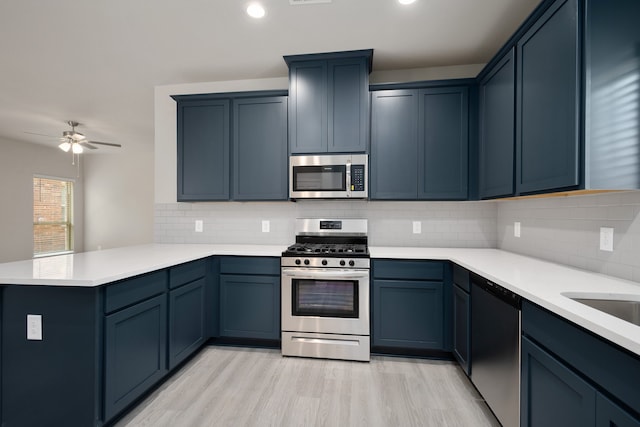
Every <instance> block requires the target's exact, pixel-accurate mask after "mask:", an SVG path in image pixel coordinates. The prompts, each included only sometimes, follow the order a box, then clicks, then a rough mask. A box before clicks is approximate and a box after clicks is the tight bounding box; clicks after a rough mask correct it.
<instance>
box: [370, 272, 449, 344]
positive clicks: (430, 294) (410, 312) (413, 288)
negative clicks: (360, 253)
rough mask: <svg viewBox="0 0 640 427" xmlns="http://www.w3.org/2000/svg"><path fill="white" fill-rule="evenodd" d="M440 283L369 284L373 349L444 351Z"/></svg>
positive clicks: (400, 282) (399, 282)
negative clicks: (394, 348) (371, 295)
mask: <svg viewBox="0 0 640 427" xmlns="http://www.w3.org/2000/svg"><path fill="white" fill-rule="evenodd" d="M443 298H444V296H443V283H442V282H424V281H401V280H374V281H373V306H372V317H373V334H372V335H373V345H374V346H379V347H396V348H406V349H433V350H442V349H443V347H444V313H443Z"/></svg>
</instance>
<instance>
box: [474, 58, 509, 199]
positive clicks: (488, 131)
mask: <svg viewBox="0 0 640 427" xmlns="http://www.w3.org/2000/svg"><path fill="white" fill-rule="evenodd" d="M514 61H515V58H514V50H513V49H511V50H510V51H509V53H507V54H506V55H505V56H504V57H503V58H502V59H501V60H500V62H498V63H497V64H496V65H495V66H494V67H493V69H492V70H491V71H490V72H489V74H487V76H486V77H485V78H484V79H483V80H482V81H481V82H480V148H479V156H480V165H479V168H480V198H481V199H487V198H491V197H504V196H512V195H513V185H514V179H513V167H514V164H515V159H514V150H515V110H514V108H515V98H516V75H515V64H514Z"/></svg>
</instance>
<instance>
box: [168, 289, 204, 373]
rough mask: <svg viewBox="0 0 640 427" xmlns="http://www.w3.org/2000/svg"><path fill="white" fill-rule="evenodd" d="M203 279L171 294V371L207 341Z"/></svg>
mask: <svg viewBox="0 0 640 427" xmlns="http://www.w3.org/2000/svg"><path fill="white" fill-rule="evenodd" d="M205 283H206V279H204V278H201V279H198V280H196V281H194V282H191V283H189V284H187V285H184V286H182V287H180V288H177V289H174V290H172V291H171V292H169V369H173V368H174V367H175V366H176V365H177V364H178V363H180V362H181V361H183V360H184V359H185V358H187V357H188V356H189V355H191V354H192V353H193V352H194V351H196V350H197V349H198V348H200V345H202V343H204V341H205V323H204V322H205V307H206V298H205V289H206V286H205Z"/></svg>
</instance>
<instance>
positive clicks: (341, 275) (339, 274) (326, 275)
mask: <svg viewBox="0 0 640 427" xmlns="http://www.w3.org/2000/svg"><path fill="white" fill-rule="evenodd" d="M282 275H283V276H288V277H295V278H296V279H359V278H362V279H367V278H369V270H328V269H327V270H311V269H304V271H301V270H300V269H296V268H283V269H282Z"/></svg>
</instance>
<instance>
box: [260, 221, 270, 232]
mask: <svg viewBox="0 0 640 427" xmlns="http://www.w3.org/2000/svg"><path fill="white" fill-rule="evenodd" d="M270 230H271V222H270V221H269V220H268V219H263V220H262V232H263V233H268V232H269V231H270Z"/></svg>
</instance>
